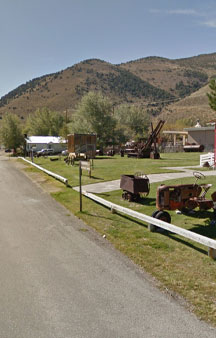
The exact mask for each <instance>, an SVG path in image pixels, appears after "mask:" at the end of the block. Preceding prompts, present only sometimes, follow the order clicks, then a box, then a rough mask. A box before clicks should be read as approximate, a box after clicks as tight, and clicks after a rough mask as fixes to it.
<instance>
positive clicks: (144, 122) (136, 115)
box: [115, 105, 150, 140]
mask: <svg viewBox="0 0 216 338" xmlns="http://www.w3.org/2000/svg"><path fill="white" fill-rule="evenodd" d="M115 118H116V120H117V121H118V125H117V126H118V128H119V130H121V131H123V133H124V136H125V138H126V139H127V140H128V139H131V138H133V139H137V138H140V137H145V136H146V135H147V134H148V129H149V126H150V116H149V114H148V113H147V112H146V110H144V109H143V108H141V107H138V106H134V105H121V106H119V107H117V108H116V109H115Z"/></svg>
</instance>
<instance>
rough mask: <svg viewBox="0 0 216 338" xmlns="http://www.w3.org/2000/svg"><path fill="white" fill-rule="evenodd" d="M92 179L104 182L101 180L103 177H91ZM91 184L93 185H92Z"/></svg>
mask: <svg viewBox="0 0 216 338" xmlns="http://www.w3.org/2000/svg"><path fill="white" fill-rule="evenodd" d="M90 178H93V179H94V180H101V181H104V178H101V177H96V176H91V177H90ZM98 183H100V182H98ZM90 184H91V183H90Z"/></svg>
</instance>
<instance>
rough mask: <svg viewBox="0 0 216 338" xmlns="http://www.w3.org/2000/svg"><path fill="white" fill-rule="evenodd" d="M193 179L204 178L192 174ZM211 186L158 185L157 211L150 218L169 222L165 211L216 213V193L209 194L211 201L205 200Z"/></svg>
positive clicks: (197, 174)
mask: <svg viewBox="0 0 216 338" xmlns="http://www.w3.org/2000/svg"><path fill="white" fill-rule="evenodd" d="M193 174H194V177H195V178H196V179H197V180H198V179H202V178H205V175H203V174H202V173H200V172H194V173H193ZM211 187H212V184H197V183H196V182H195V183H194V184H180V185H164V184H162V185H160V186H159V187H158V188H157V197H156V206H157V208H158V210H156V211H154V212H153V214H152V217H154V218H157V219H160V220H163V221H165V222H168V223H170V222H171V216H170V214H169V213H168V212H167V211H165V210H177V209H178V210H183V209H185V210H187V209H188V210H193V209H195V208H197V207H198V208H199V209H200V210H208V209H211V208H213V210H214V215H215V212H216V191H214V192H213V193H212V194H211V199H206V193H207V191H208V190H209V189H210V188H211Z"/></svg>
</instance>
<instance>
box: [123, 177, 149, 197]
mask: <svg viewBox="0 0 216 338" xmlns="http://www.w3.org/2000/svg"><path fill="white" fill-rule="evenodd" d="M120 188H121V189H122V190H123V193H122V198H124V199H126V200H128V201H130V202H132V201H134V202H138V201H139V200H140V197H141V195H142V196H147V195H148V194H149V191H150V183H149V178H148V177H147V176H146V175H145V174H143V173H136V174H135V175H121V181H120Z"/></svg>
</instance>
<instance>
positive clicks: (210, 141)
mask: <svg viewBox="0 0 216 338" xmlns="http://www.w3.org/2000/svg"><path fill="white" fill-rule="evenodd" d="M184 130H185V131H187V132H188V143H189V144H194V145H203V146H204V149H205V151H213V149H214V143H215V126H214V124H213V123H209V125H208V126H206V127H202V126H201V125H200V122H199V120H197V123H196V125H195V126H194V127H191V128H185V129H184Z"/></svg>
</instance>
